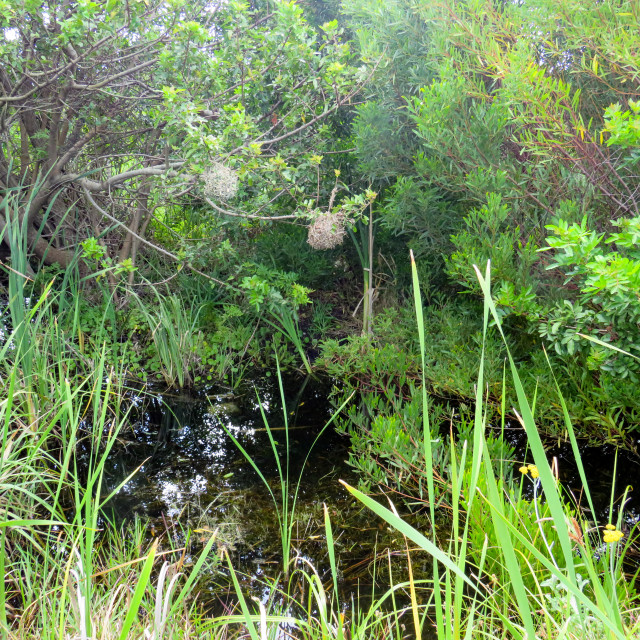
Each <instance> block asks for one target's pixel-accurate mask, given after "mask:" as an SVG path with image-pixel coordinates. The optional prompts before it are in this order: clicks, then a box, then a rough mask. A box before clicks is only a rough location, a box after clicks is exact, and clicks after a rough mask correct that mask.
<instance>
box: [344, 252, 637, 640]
mask: <svg viewBox="0 0 640 640" xmlns="http://www.w3.org/2000/svg"><path fill="white" fill-rule="evenodd" d="M412 270H413V278H414V296H415V303H416V318H417V321H418V330H419V340H420V345H421V351H422V352H423V353H424V341H425V336H424V331H423V330H422V329H421V327H422V326H423V325H422V313H421V309H422V303H421V300H420V293H419V288H418V286H417V272H416V268H415V263H414V262H413V261H412ZM477 276H478V280H479V282H480V285H481V287H482V290H483V293H484V298H485V305H484V315H483V323H484V336H485V338H486V335H487V331H488V327H489V318H490V317H492V318H493V320H494V322H495V325H496V327H497V330H498V331H499V332H500V334H501V336H502V338H503V340H504V342H505V345H507V341H506V337H505V336H504V333H503V332H502V327H501V324H500V317H499V315H498V313H497V310H496V308H495V305H494V303H493V301H492V298H491V293H490V285H489V282H490V265H487V271H486V273H485V275H482V274H481V273H480V272H479V271H478V272H477ZM507 353H508V365H509V370H510V373H511V377H512V381H513V385H514V388H515V391H516V395H517V410H516V411H517V414H518V415H519V417H520V420H521V423H522V426H523V428H524V430H525V432H526V434H527V438H528V443H529V449H530V451H531V454H532V456H533V459H534V463H535V466H534V467H533V468H534V469H535V473H534V474H533V475H535V476H536V477H535V478H534V479H533V481H534V483H536V490H537V495H535V496H534V500H538V501H540V503H539V504H542V502H541V498H540V495H541V494H543V495H544V509H545V510H546V512H547V517H546V518H540V517H538V518H537V519H536V520H534V521H533V522H531V521H530V528H529V529H528V530H527V529H526V528H524V529H523V527H522V523H521V520H520V518H519V517H518V514H517V513H514V509H515V505H514V502H513V498H512V495H511V494H510V492H509V488H508V487H507V486H506V484H505V481H504V477H502V476H501V475H499V474H497V473H496V466H495V465H494V464H493V463H494V461H493V460H492V459H491V457H490V455H489V450H488V448H487V442H486V437H485V430H486V427H487V411H486V406H487V405H486V404H485V403H484V398H483V395H482V394H483V386H484V385H483V367H484V350H483V352H482V355H481V362H480V367H479V374H478V384H477V397H476V407H475V422H474V433H473V444H472V445H471V447H470V449H469V452H468V453H469V455H470V457H471V460H470V464H469V465H468V468H469V469H470V471H467V472H465V466H467V465H466V464H465V461H464V455H463V457H462V458H463V459H462V460H461V462H460V465H459V466H456V465H455V464H454V465H453V466H452V484H453V495H454V500H453V505H452V506H453V511H452V515H453V521H452V535H451V540H450V543H449V545H448V548H447V549H446V550H444V549H442V548H441V546H440V545H439V544H438V541H437V539H436V537H435V533H434V534H433V535H432V536H431V538H428V537H426V536H425V535H423V534H422V533H421V532H419V531H417V530H416V529H415V528H414V527H412V526H410V525H409V524H408V523H407V522H405V521H403V520H402V519H401V518H400V517H399V516H398V514H397V512H396V511H395V509H393V507H392V506H391V508H387V507H384V506H382V505H381V504H379V503H378V502H376V501H375V500H373V499H372V498H371V497H369V496H367V495H365V494H363V493H362V492H360V491H358V490H357V489H355V488H353V487H349V486H347V489H348V490H349V491H350V492H351V493H352V494H353V495H354V496H355V497H356V498H357V499H358V500H360V501H361V502H363V504H365V505H366V506H368V507H369V508H370V509H372V510H373V511H374V512H375V513H376V514H378V515H379V516H380V517H382V518H383V519H384V520H385V521H386V522H387V523H389V524H391V525H392V526H393V527H395V528H397V529H398V530H399V531H400V532H401V533H402V534H403V535H405V536H406V537H407V538H408V539H410V540H412V541H413V542H414V543H416V544H417V545H418V547H419V548H420V549H422V550H424V551H426V552H427V553H429V554H430V555H431V556H432V558H433V568H432V575H433V584H434V585H435V591H434V603H435V607H434V610H433V611H432V615H433V616H434V617H435V619H436V628H437V635H438V638H439V640H444V639H445V638H446V639H449V638H451V639H457V638H471V637H475V635H474V634H476V633H478V632H479V630H480V629H481V628H483V629H492V633H494V634H500V637H509V638H517V639H522V640H524V638H529V639H533V638H536V637H538V635H537V634H538V633H539V632H540V630H544V631H543V632H542V633H544V634H546V636H545V637H567V638H569V637H578V636H584V634H585V633H586V632H587V631H588V632H589V633H593V634H596V635H593V636H592V637H598V638H612V639H613V638H628V637H631V635H630V634H633V633H637V631H638V630H637V629H636V628H635V627H634V616H633V615H631V613H632V612H631V610H630V609H631V605H630V602H629V600H627V602H625V603H621V601H620V598H619V596H618V591H619V590H620V589H622V591H623V593H624V580H623V576H622V567H621V555H620V554H619V553H618V551H619V545H618V544H617V543H607V542H602V541H601V540H600V538H599V534H598V533H597V531H595V530H594V529H593V528H592V527H590V526H589V523H588V522H587V520H586V519H585V518H583V517H582V516H581V515H580V512H579V511H577V510H575V509H572V508H570V507H569V506H568V503H567V499H566V497H565V496H564V495H563V491H562V487H561V486H560V485H559V484H558V482H557V481H556V478H555V477H554V475H553V473H552V471H551V468H550V465H549V463H548V461H547V458H546V454H545V451H544V446H543V443H542V441H541V439H540V436H539V433H538V430H537V428H536V424H535V421H534V418H533V411H532V409H531V405H530V404H529V402H528V399H527V398H526V396H525V393H524V389H523V385H522V382H521V380H520V377H519V374H518V370H517V366H516V364H515V361H514V360H513V358H512V356H511V354H510V352H509V351H508V345H507ZM423 364H424V363H423ZM558 393H559V398H560V401H561V404H562V406H563V409H564V415H565V424H566V428H567V431H568V433H569V435H570V440H571V444H572V447H573V453H574V456H575V458H576V460H577V461H578V466H579V471H580V476H581V480H582V482H583V487H584V492H585V496H586V499H587V501H588V503H589V505H590V508H591V512H592V513H593V514H595V511H594V509H593V501H592V498H591V495H590V492H589V485H588V482H587V478H586V474H585V473H584V468H583V466H582V464H581V461H580V451H579V449H578V446H577V440H576V438H575V433H574V430H573V426H572V424H571V420H570V418H569V416H568V413H567V411H566V406H565V403H564V400H563V399H562V396H561V394H560V391H559V389H558ZM423 402H424V412H423V413H424V415H425V428H424V433H425V438H424V448H425V464H426V468H425V475H426V476H427V479H428V478H429V476H431V475H432V474H433V468H431V458H430V456H429V451H430V438H431V435H430V433H429V429H428V422H427V417H426V416H427V413H428V404H427V396H426V391H424V383H423ZM451 459H452V460H454V456H453V455H452V458H451ZM498 469H500V467H498ZM463 475H466V479H464V482H463V480H462V478H463ZM429 491H430V495H432V494H431V489H429ZM458 492H460V493H461V494H462V495H463V496H464V499H465V504H464V505H461V503H460V501H458V500H457V498H456V497H455V496H456V495H459V493H458ZM474 503H481V504H482V505H484V506H486V507H487V509H488V512H489V516H490V522H488V523H485V524H489V526H490V527H491V528H492V529H493V534H494V536H495V538H494V539H495V540H497V541H498V548H497V549H494V550H493V553H497V554H498V556H499V564H500V565H501V566H502V568H503V571H502V572H501V575H500V578H496V582H497V584H493V583H492V579H491V576H487V575H483V565H484V563H485V560H486V557H487V546H486V545H487V542H486V541H487V540H488V537H485V544H484V546H483V548H482V550H481V551H479V552H478V550H477V549H471V548H470V537H469V527H470V526H472V520H471V518H469V517H467V516H468V514H469V513H470V512H472V511H473V509H474ZM516 504H517V503H516ZM535 506H536V508H538V504H536V505H535ZM430 513H431V517H432V522H435V520H434V519H433V518H434V515H435V514H434V513H433V503H431V505H430ZM514 516H515V517H514ZM620 519H621V514H620V515H619V518H618V522H617V523H616V525H617V526H619V525H620ZM549 521H550V522H552V523H553V525H552V527H553V531H554V534H555V537H556V539H557V543H558V544H557V545H555V546H552V545H551V544H549V542H548V537H547V536H546V535H545V527H548V528H551V527H550V525H549ZM609 524H611V526H612V527H613V526H616V525H613V524H612V523H609ZM523 550H524V551H526V552H527V554H529V557H530V560H529V561H527V560H526V559H525V556H524V555H523ZM478 557H479V560H476V559H477V558H478ZM531 562H534V563H536V564H537V566H538V568H539V571H538V572H536V573H534V574H533V576H534V582H533V585H534V586H533V587H531V586H530V583H529V585H528V584H527V582H526V581H525V578H524V576H526V575H527V574H529V575H532V574H531V568H532V567H531ZM540 571H542V572H544V575H543V576H541V575H540ZM542 578H544V579H542ZM551 587H553V588H554V590H553V591H550V588H551ZM558 594H561V598H560V600H561V601H562V602H563V605H562V606H561V605H558ZM563 598H564V600H562V599H563ZM624 607H626V608H627V609H628V611H627V613H626V614H625V613H623V612H622V611H621V608H622V609H623V610H624ZM558 611H561V612H564V619H563V615H562V614H560V615H559V614H558ZM414 619H416V620H417V619H418V617H417V616H414ZM635 624H636V625H637V623H635ZM415 632H416V636H417V637H420V633H421V628H420V627H419V626H418V623H417V622H416V629H415ZM571 634H573V635H571Z"/></svg>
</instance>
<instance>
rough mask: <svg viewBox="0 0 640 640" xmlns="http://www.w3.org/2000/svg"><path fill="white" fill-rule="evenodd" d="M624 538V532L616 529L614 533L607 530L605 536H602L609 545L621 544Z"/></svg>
mask: <svg viewBox="0 0 640 640" xmlns="http://www.w3.org/2000/svg"><path fill="white" fill-rule="evenodd" d="M622 538H624V533H622V531H618V530H617V529H615V528H614V530H613V531H612V530H611V529H609V528H607V530H606V531H605V532H604V535H603V536H602V539H603V540H604V541H605V542H606V543H607V544H613V543H614V542H619V541H620V540H622Z"/></svg>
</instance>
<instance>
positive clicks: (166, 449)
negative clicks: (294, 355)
mask: <svg viewBox="0 0 640 640" xmlns="http://www.w3.org/2000/svg"><path fill="white" fill-rule="evenodd" d="M283 388H284V390H285V405H286V406H285V410H286V413H287V419H288V425H289V464H290V470H289V477H290V480H291V483H290V493H289V495H290V499H291V500H292V499H293V497H294V492H295V488H296V484H297V482H298V478H299V477H300V474H301V473H302V476H301V477H302V480H301V482H300V485H299V491H298V502H297V506H296V514H297V515H296V520H297V525H296V527H295V529H294V541H293V546H294V552H293V554H292V555H295V554H296V552H298V553H299V554H300V555H301V556H302V557H304V558H306V559H308V560H309V561H310V562H311V563H312V564H313V565H314V566H315V567H316V568H317V569H318V572H319V573H320V575H321V576H322V577H323V579H329V578H330V575H329V566H330V565H329V558H328V555H327V548H326V542H325V531H324V512H323V503H326V504H327V506H328V507H329V513H330V515H331V520H332V526H333V532H334V538H335V547H336V553H337V554H338V555H339V557H340V576H341V584H342V587H343V588H344V590H345V594H348V593H352V592H353V591H354V590H357V589H362V590H365V591H366V590H367V589H368V588H369V587H370V586H371V584H372V582H373V581H372V578H371V575H370V573H369V565H370V563H371V561H372V560H373V558H374V556H375V555H376V554H377V553H382V552H383V550H384V549H385V545H387V546H389V545H392V546H393V547H394V548H395V549H398V548H402V547H401V545H400V544H399V540H397V539H396V538H398V536H397V535H396V534H395V533H393V532H391V531H389V530H388V529H387V528H386V527H385V526H384V525H383V524H382V523H381V522H378V520H377V518H376V517H375V516H372V514H371V513H370V512H368V511H367V510H366V509H364V508H363V507H362V506H361V505H359V504H357V503H356V502H355V501H354V500H353V499H352V498H350V497H349V495H348V493H347V492H346V490H345V489H344V488H343V487H342V485H340V483H339V480H340V479H342V480H345V481H347V482H348V483H350V484H355V483H356V482H357V479H356V478H355V477H354V474H353V471H352V470H351V468H350V467H348V466H347V465H346V462H345V461H346V459H347V457H348V445H349V440H348V438H345V437H343V436H340V435H338V434H337V433H336V432H335V430H334V429H333V427H332V426H330V427H329V428H327V429H325V430H324V432H323V433H322V435H320V437H319V438H318V435H319V434H320V432H322V431H323V427H324V426H325V425H326V424H327V422H328V421H329V420H330V418H331V405H330V403H329V400H328V394H329V391H330V385H329V384H328V383H326V382H320V381H318V380H314V379H311V378H309V379H307V378H302V377H289V378H287V379H285V380H284V381H283ZM155 395H156V397H155V399H149V398H147V399H144V398H143V397H142V396H141V397H139V398H134V402H137V403H139V405H140V406H139V407H138V416H137V419H136V420H134V421H133V425H132V429H131V430H130V431H129V432H128V433H123V434H122V437H121V439H120V445H119V447H117V450H116V451H115V453H113V454H112V455H111V457H110V465H109V468H108V471H107V477H106V482H107V487H106V491H109V492H110V491H111V490H112V489H113V488H115V487H117V485H118V484H119V483H120V482H122V480H123V479H125V478H126V477H127V476H128V475H129V474H131V473H132V472H133V471H135V470H136V469H137V468H138V467H139V470H138V471H137V473H136V474H135V475H134V476H133V477H132V478H131V479H130V480H128V481H127V482H126V484H125V485H124V487H123V488H122V489H121V490H120V491H119V493H118V495H117V496H116V497H115V498H114V499H113V500H112V501H111V503H110V508H111V509H112V511H113V515H114V518H115V520H116V521H122V520H126V519H128V520H131V519H133V518H134V517H135V516H139V517H140V518H141V519H142V520H144V521H146V522H149V523H150V524H151V527H150V533H151V535H154V536H155V535H160V534H162V533H165V534H166V535H171V536H173V537H174V542H175V545H176V546H181V545H182V544H183V543H184V534H185V531H186V530H187V529H191V530H192V531H195V536H196V538H195V542H196V547H197V546H198V544H197V543H198V540H200V542H201V543H202V542H204V541H205V540H206V539H208V537H209V535H210V532H211V531H214V530H216V529H217V530H218V534H217V541H218V542H217V545H218V550H219V551H221V550H222V547H224V549H225V550H227V551H228V552H229V555H230V557H231V559H232V561H233V564H234V567H235V568H236V569H237V571H238V572H239V573H241V574H243V576H244V586H245V587H246V588H247V589H249V590H250V591H251V590H257V591H260V590H261V589H263V586H262V585H261V584H260V583H261V581H262V580H263V579H264V578H265V577H271V578H275V577H276V576H277V575H278V574H279V573H280V572H281V571H282V568H281V566H282V565H281V555H282V554H281V542H280V533H279V530H278V526H277V515H276V511H275V507H274V504H273V500H272V498H271V496H270V494H269V491H268V490H267V488H266V487H265V485H264V483H263V482H262V481H261V480H260V478H259V476H258V474H257V472H256V471H255V469H254V468H253V467H252V466H251V464H250V463H249V462H248V461H247V460H246V458H245V457H244V455H243V454H242V453H241V451H240V450H239V448H238V447H237V446H236V445H235V444H234V443H233V441H232V439H231V438H230V437H229V435H228V433H227V431H228V432H229V433H231V434H233V436H234V437H235V438H236V439H237V440H238V442H239V444H240V445H241V446H242V447H243V448H244V449H245V450H246V451H247V453H248V454H249V455H250V456H251V458H252V460H253V461H254V462H255V464H256V466H257V467H258V469H260V471H261V472H262V474H263V475H264V477H265V478H266V479H267V481H268V483H269V485H270V487H271V490H272V491H273V493H274V494H275V496H276V498H277V499H278V500H280V481H279V476H278V469H277V465H276V462H275V458H274V455H273V451H272V448H271V444H270V441H269V436H268V433H267V430H266V428H265V421H264V419H263V416H262V415H261V411H260V404H262V408H263V410H264V413H265V417H266V419H267V422H268V424H269V426H270V428H271V430H272V435H273V438H274V440H275V441H276V442H277V448H278V451H279V454H280V460H281V465H282V467H283V472H284V471H285V468H286V447H285V441H286V440H285V439H286V434H285V430H284V415H283V407H282V402H281V399H280V390H279V388H278V383H277V380H276V379H274V378H263V379H260V380H254V381H252V382H250V383H248V384H247V385H245V386H244V388H242V389H241V390H239V391H236V392H235V393H233V392H230V391H229V390H228V389H223V388H210V389H207V390H206V391H201V392H199V393H196V394H180V393H175V392H173V393H156V394H155ZM258 398H259V399H260V400H258ZM316 438H318V439H317V441H316ZM314 442H315V445H314ZM312 446H313V449H312V451H311V454H310V455H309V456H308V458H307V453H308V452H309V450H310V449H311V448H312ZM305 460H306V462H305ZM192 540H193V539H192ZM196 550H197V549H196ZM384 556H385V557H386V553H384ZM398 564H399V565H402V562H399V563H398ZM398 579H402V576H398ZM209 583H210V584H208V585H207V586H206V588H207V589H208V590H210V591H211V596H212V598H214V597H216V596H215V591H216V589H219V587H220V585H225V584H226V583H228V580H227V578H226V576H225V572H224V571H223V570H222V568H221V570H220V574H219V575H217V576H213V577H212V578H211V580H210V581H209Z"/></svg>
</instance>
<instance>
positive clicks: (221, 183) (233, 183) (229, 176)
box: [202, 162, 238, 200]
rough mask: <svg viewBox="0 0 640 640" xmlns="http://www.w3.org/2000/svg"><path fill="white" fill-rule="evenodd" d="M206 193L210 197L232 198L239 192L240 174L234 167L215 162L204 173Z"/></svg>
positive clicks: (203, 179)
mask: <svg viewBox="0 0 640 640" xmlns="http://www.w3.org/2000/svg"><path fill="white" fill-rule="evenodd" d="M202 181H203V182H204V193H205V195H207V196H208V197H209V198H215V199H219V200H230V199H231V198H233V196H235V195H236V193H238V176H237V174H236V172H235V171H234V170H233V169H229V167H225V166H224V165H223V164H222V163H220V162H214V163H213V164H212V165H211V166H210V167H209V168H208V169H207V170H206V171H205V172H204V173H203V174H202Z"/></svg>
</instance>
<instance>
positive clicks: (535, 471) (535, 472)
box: [527, 464, 540, 480]
mask: <svg viewBox="0 0 640 640" xmlns="http://www.w3.org/2000/svg"><path fill="white" fill-rule="evenodd" d="M527 469H529V473H531V477H532V478H533V479H534V480H535V479H536V478H539V477H540V473H538V467H536V465H535V464H530V465H529V466H528V467H527Z"/></svg>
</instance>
